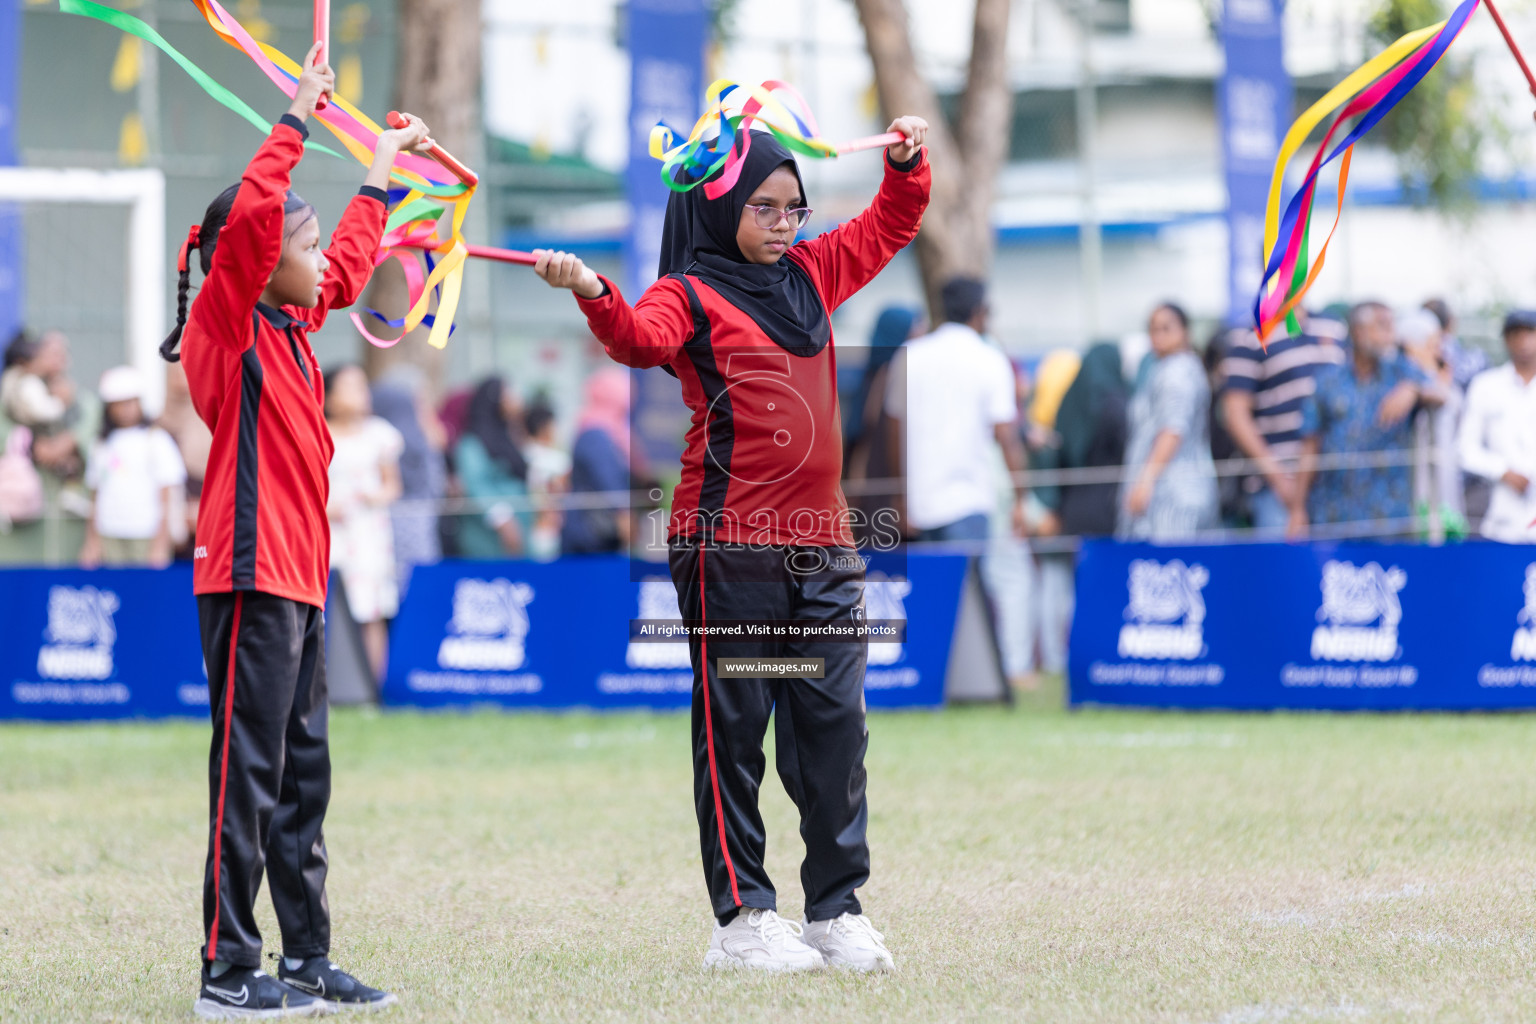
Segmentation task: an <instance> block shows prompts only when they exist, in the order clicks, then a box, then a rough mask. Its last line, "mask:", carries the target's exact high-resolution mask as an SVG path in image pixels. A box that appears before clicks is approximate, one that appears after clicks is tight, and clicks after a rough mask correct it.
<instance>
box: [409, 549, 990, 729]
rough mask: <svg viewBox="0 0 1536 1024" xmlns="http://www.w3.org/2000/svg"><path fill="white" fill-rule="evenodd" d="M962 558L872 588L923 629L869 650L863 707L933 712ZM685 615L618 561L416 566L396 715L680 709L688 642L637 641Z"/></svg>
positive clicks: (669, 592) (868, 606) (914, 569)
mask: <svg viewBox="0 0 1536 1024" xmlns="http://www.w3.org/2000/svg"><path fill="white" fill-rule="evenodd" d="M965 570H966V559H965V558H964V557H963V556H940V555H936V556H927V557H925V556H919V555H913V556H910V557H909V558H908V559H907V576H906V578H905V579H897V580H876V579H873V578H872V579H871V581H870V582H869V583H867V584H866V586H865V612H866V616H867V617H868V618H869V619H871V620H877V619H901V620H909V621H910V622H912V623H914V624H917V625H914V626H913V628H910V629H909V630H908V633H907V636H906V640H905V642H903V643H899V644H871V645H870V658H869V668H868V671H867V672H866V674H865V684H864V685H865V697H866V701H867V703H868V704H869V706H870V707H924V706H928V707H932V706H937V705H940V704H942V703H943V701H944V672H945V668H946V666H947V664H948V661H949V645H950V639H951V635H952V633H953V631H954V624H955V614H956V611H957V610H958V608H959V603H960V586H961V583H962V581H963V579H964V576H965ZM678 618H679V613H678V608H677V594H676V591H675V590H674V589H673V586H672V581H671V580H670V579H669V578H668V576H667V574H666V567H665V566H661V565H658V566H657V572H656V575H655V576H654V577H652V578H649V579H639V580H632V579H631V564H630V562H629V560H627V559H624V558H617V557H615V558H591V559H576V558H573V559H566V560H562V561H560V562H553V563H538V562H451V563H450V562H445V563H442V564H439V565H436V566H426V567H423V568H420V569H417V570H416V572H415V574H414V575H413V576H412V578H411V588H410V592H409V594H408V595H407V597H406V599H405V602H404V604H403V605H402V607H401V609H400V616H399V618H397V619H396V620H395V627H394V635H393V637H392V639H391V643H390V652H389V678H388V679H387V680H386V681H385V684H384V689H383V695H382V696H383V701H384V703H385V704H390V705H415V706H420V707H441V706H446V705H464V704H482V703H490V704H497V705H502V706H505V707H542V708H552V707H592V708H611V707H672V708H680V707H687V706H688V704H689V702H690V700H691V699H692V692H693V673H692V670H691V669H690V667H689V661H688V644H687V641H686V640H683V641H680V642H675V643H654V642H643V641H634V640H632V639H631V630H630V623H631V620H635V619H652V620H656V619H660V620H675V619H678Z"/></svg>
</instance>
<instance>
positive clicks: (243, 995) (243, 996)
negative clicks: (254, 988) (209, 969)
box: [203, 985, 251, 1006]
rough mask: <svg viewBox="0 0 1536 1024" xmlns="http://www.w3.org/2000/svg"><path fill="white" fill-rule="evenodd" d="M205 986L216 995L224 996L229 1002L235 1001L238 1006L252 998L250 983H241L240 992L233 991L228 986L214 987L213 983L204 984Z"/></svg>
mask: <svg viewBox="0 0 1536 1024" xmlns="http://www.w3.org/2000/svg"><path fill="white" fill-rule="evenodd" d="M203 987H204V988H206V989H207V990H208V991H209V992H212V993H213V994H214V995H216V996H223V997H224V999H225V1000H226V1001H227V1002H231V1003H234V1004H235V1005H236V1006H244V1005H245V1001H246V1000H247V999H249V998H251V988H250V986H249V985H241V986H240V991H239V992H232V991H230V990H229V989H227V988H214V987H213V986H212V985H204V986H203Z"/></svg>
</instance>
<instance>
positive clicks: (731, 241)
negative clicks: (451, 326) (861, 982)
mask: <svg viewBox="0 0 1536 1024" xmlns="http://www.w3.org/2000/svg"><path fill="white" fill-rule="evenodd" d="M927 127H928V126H927V124H925V123H924V122H923V121H922V119H921V118H916V117H905V118H898V119H897V120H896V121H895V122H894V123H893V124H892V125H891V130H892V131H897V132H900V133H901V134H902V136H904V137H905V139H906V140H907V141H906V142H903V143H901V144H899V145H896V146H892V147H890V148H889V149H887V150H886V156H885V176H884V181H883V183H882V184H881V187H880V192H879V194H878V195H877V196H876V197H875V199H874V201H873V202H872V203H871V204H870V206H869V208H868V209H866V210H865V211H864V212H863V213H861V214H860V215H859V216H857V217H855V218H854V219H853V220H851V221H849V222H848V223H846V224H844V225H842V226H840V227H837V228H835V229H833V230H830V231H827V232H826V233H824V234H822V235H820V236H818V237H816V238H814V239H811V240H809V241H802V242H796V241H795V237H796V235H797V233H798V232H799V230H800V229H801V228H802V227H803V226H804V225H805V222H806V220H807V219H808V218H809V216H810V213H811V211H810V210H809V209H808V206H809V204H808V200H807V197H806V195H805V188H804V186H803V183H802V182H801V179H800V172H799V169H798V168H797V167H796V166H795V161H794V157H793V156H791V155H790V153H789V152H788V150H786V149H785V148H784V147H783V146H782V145H780V144H779V143H778V141H777V140H775V139H774V138H773V137H772V136H771V135H768V134H764V133H757V132H740V133H738V135H737V137H736V143H735V145H736V146H737V147H739V148H738V152H737V156H738V157H739V167H740V175H739V177H738V178H737V180H736V181H735V183H734V184H733V185H732V186H731V188H730V189H728V190H727V191H725V192H724V193H723V194H722V195H720V196H719V197H717V198H715V199H709V198H707V197H706V196H705V194H704V190H703V189H702V188H694V189H691V190H689V191H686V192H674V193H673V194H672V198H671V200H670V201H669V203H668V205H667V217H666V223H665V226H664V228H663V230H662V238H661V263H660V266H659V267H658V268H657V269H658V272H659V275H660V280H659V281H657V282H656V284H654V285H652V286H651V287H650V288H649V289H647V290H646V292H645V294H644V295H643V296H641V297H640V300H639V301H638V302H637V303H635V305H634V306H633V307H631V306H630V305H629V303H627V302H626V301H625V300H624V298H623V296H621V295H620V294H619V292H618V289H617V288H615V287H614V285H613V284H612V282H610V281H607V280H606V279H604V278H601V277H599V276H598V275H597V274H595V273H593V272H592V271H591V270H590V269H588V268H587V267H586V266H584V265H583V264H582V262H581V261H580V260H578V259H577V258H576V257H574V256H571V255H569V254H567V253H557V252H541V253H540V254H539V262H538V264H537V266H536V267H535V270H536V271H537V272H538V274H539V275H540V276H541V277H543V278H544V279H545V280H546V281H548V282H549V283H550V284H551V285H552V286H554V287H556V288H569V289H571V290H572V291H574V292H575V293H576V295H577V299H578V302H579V304H580V306H581V308H582V311H583V312H584V313H586V315H587V323H588V325H589V326H590V327H591V328H592V333H593V334H595V335H596V336H597V338H598V339H599V340H600V341H601V342H602V343H603V346H604V347H605V348H606V349H607V351H608V354H609V355H610V356H612V357H613V358H614V359H615V360H617V361H618V362H620V363H623V364H625V365H627V366H640V367H645V366H660V367H663V368H664V369H666V370H667V372H669V373H671V374H672V375H673V376H675V377H677V378H678V379H679V381H680V382H681V383H682V388H683V400H684V401H685V402H686V403H687V405H688V407H689V409H690V410H692V413H693V417H692V423H691V425H690V428H689V430H688V436H687V446H686V451H685V452H684V454H683V467H682V478H681V481H680V482H679V483H678V486H677V488H676V489H675V491H674V492H673V504H672V517H671V523H670V526H669V530H668V533H669V540H670V544H671V552H670V566H671V570H672V581H673V583H674V584H675V586H676V588H677V596H678V607H679V610H680V612H681V614H682V618H683V620H684V621H685V622H687V623H689V624H690V625H692V626H694V627H696V628H695V630H694V631H693V633H692V635H691V636H690V638H689V649H690V653H691V655H692V663H693V673H694V690H693V747H694V759H693V762H694V796H695V804H696V807H697V810H698V821H699V839H700V844H701V847H702V852H703V859H704V876H705V880H706V882H707V883H708V886H709V893H710V899H711V902H712V903H713V907H714V912H715V917H716V920H717V925H716V927H715V931H714V936H713V938H712V939H711V941H710V947H709V951H708V953H707V954H706V955H705V958H704V964H705V966H706V967H736V966H745V967H754V968H762V969H767V970H797V969H806V968H813V967H820V966H822V965H823V964H825V963H828V962H830V963H832V964H836V965H839V966H846V967H851V968H855V969H859V970H888V969H890V968H891V966H892V959H891V954H890V953H889V952H888V951H887V950H886V948H885V945H884V942H883V940H882V939H881V936H880V933H879V932H877V931H875V929H874V928H873V927H872V926H871V925H870V923H869V920H868V918H866V917H864V916H863V914H862V912H861V908H860V905H859V900H858V897H857V896H856V895H855V894H854V891H855V889H857V888H858V887H859V886H861V885H863V884H864V882H865V881H866V880H867V879H868V878H869V846H868V843H867V842H866V840H865V826H866V823H867V820H868V805H867V803H866V800H865V796H864V781H865V777H864V749H865V746H866V745H867V743H868V734H867V731H866V729H865V722H864V669H865V661H866V659H865V651H866V648H865V645H864V642H863V640H862V638H861V639H860V640H859V641H858V642H853V643H847V642H827V641H808V640H806V639H804V633H803V631H804V630H805V629H806V628H807V627H811V626H815V627H822V629H823V632H822V634H821V635H826V631H825V627H828V626H835V627H837V628H840V629H843V630H845V631H855V632H856V631H857V629H858V628H859V627H861V626H862V625H863V623H864V601H863V587H864V563H863V561H862V560H861V558H860V556H859V555H858V553H857V552H856V551H855V550H854V540H853V534H852V532H851V530H850V525H855V526H858V525H864V524H861V523H857V522H853V521H852V520H853V516H851V515H850V511H849V509H848V503H847V501H846V499H845V498H844V497H843V492H842V487H841V485H840V482H839V481H840V477H841V471H842V458H843V453H842V430H841V429H840V426H839V414H838V407H837V364H836V360H835V356H834V352H833V350H834V348H835V346H834V344H833V341H832V324H831V320H830V319H829V317H830V315H831V313H832V311H833V310H835V309H836V308H837V307H838V306H839V305H841V304H842V303H843V302H844V301H846V300H847V299H848V297H849V296H851V295H853V294H854V293H855V292H857V291H858V290H859V289H860V288H862V287H863V286H864V285H865V284H867V283H868V282H869V281H870V279H872V278H873V277H874V276H875V275H876V274H878V273H879V272H880V271H881V269H883V268H884V267H885V265H886V264H887V263H889V262H890V260H891V258H892V257H893V256H895V255H896V253H897V252H899V251H900V250H901V249H902V247H904V246H905V245H906V244H907V243H908V242H910V241H911V240H912V239H913V237H915V236H916V234H917V229H918V225H919V224H920V223H921V221H922V214H923V209H924V207H926V206H927V203H928V166H927V162H926V159H925V158H924V155H923V153H924V151H923V148H922V142H923V136H924V134H925V133H926V131H927ZM855 414H856V413H855ZM854 511H855V512H862V510H854ZM882 511H888V510H882ZM888 519H889V521H888V522H886V523H885V524H884V531H885V532H884V536H885V538H887V539H888V541H889V544H890V545H894V544H895V543H897V542H898V541H899V539H900V529H899V523H897V522H896V521H895V520H894V517H893V516H892V517H888ZM743 620H755V621H757V622H762V621H764V620H767V621H768V622H770V623H772V624H773V625H772V626H770V629H771V630H772V632H771V634H770V635H766V636H765V635H751V636H748V635H747V634H746V633H745V632H744V629H745V627H744V626H743V627H742V630H743V631H741V632H738V633H736V634H734V635H732V634H727V635H728V636H729V637H730V639H729V641H726V640H724V639H722V638H721V637H722V634H720V633H718V632H715V633H713V634H711V632H710V630H714V629H716V628H717V627H722V626H724V627H728V626H729V625H730V623H731V622H733V621H735V622H741V621H743ZM795 631H801V632H799V633H797V632H795ZM722 655H724V656H730V657H739V658H753V659H759V658H780V657H788V658H793V659H801V658H817V659H820V660H821V663H822V668H823V672H822V674H821V676H820V677H818V678H808V677H799V676H795V677H790V676H772V675H770V676H763V677H758V678H730V679H726V680H724V681H722V680H721V679H720V678H719V677H718V676H717V669H718V662H717V658H719V657H720V656H722ZM770 713H771V714H772V716H773V719H774V728H775V731H776V735H777V739H778V769H779V777H780V778H781V779H782V780H783V782H784V785H785V788H786V789H787V790H788V791H789V795H790V797H791V798H792V799H793V800H794V801H795V804H796V806H798V807H799V808H800V834H801V835H802V836H803V837H804V839H805V845H806V858H805V863H804V866H803V867H802V869H801V881H802V882H803V884H804V886H805V918H806V920H805V925H804V927H803V928H802V927H801V925H799V924H795V923H792V922H789V921H785V920H784V919H782V918H780V917H779V916H778V914H777V913H776V910H777V896H776V894H775V892H774V888H773V883H772V882H771V881H770V880H769V878H768V874H767V872H766V871H765V870H764V868H763V851H764V845H765V842H766V837H765V834H764V829H763V822H762V818H761V816H760V815H759V814H758V809H757V791H758V788H759V786H760V784H761V782H762V777H763V769H764V767H765V766H764V757H763V738H764V736H765V734H766V732H767V728H768V719H769V716H770Z"/></svg>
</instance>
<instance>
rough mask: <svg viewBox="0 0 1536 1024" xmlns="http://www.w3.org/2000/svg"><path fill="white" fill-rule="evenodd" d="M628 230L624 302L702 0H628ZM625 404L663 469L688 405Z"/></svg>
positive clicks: (654, 381) (685, 122)
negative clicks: (659, 139)
mask: <svg viewBox="0 0 1536 1024" xmlns="http://www.w3.org/2000/svg"><path fill="white" fill-rule="evenodd" d="M0 2H4V0H0ZM627 10H628V33H627V35H628V45H629V68H630V70H629V165H628V167H627V168H626V169H625V172H624V190H625V193H626V195H627V196H628V198H629V210H630V217H629V233H628V234H627V235H626V236H625V238H624V292H625V294H626V295H627V296H628V297H629V300H630V301H631V302H634V301H636V300H637V299H639V297H640V293H641V292H642V291H644V290H645V288H646V286H647V285H649V284H650V283H651V282H652V281H654V280H656V263H657V261H658V260H659V259H660V258H661V225H662V222H663V221H664V220H665V219H666V214H667V197H668V195H670V194H671V193H670V192H669V190H668V189H667V187H666V185H664V184H662V181H661V164H660V163H659V162H658V161H656V160H654V159H652V157H651V155H650V152H649V148H650V138H651V129H652V128H653V127H655V125H656V122H658V121H665V122H666V123H667V124H668V125H670V126H671V127H672V128H674V129H676V130H677V131H679V132H687V131H688V130H689V129H691V128H692V127H693V122H694V121H696V120H698V117H699V114H700V113H701V110H700V105H701V104H702V103H703V101H704V85H705V82H704V45H705V42H706V41H707V39H708V36H709V9H708V5H707V2H706V0H630V2H629V4H628V7H627ZM634 378H635V380H634V396H633V399H634V400H633V403H632V405H631V410H632V412H631V424H632V436H633V437H634V440H635V443H636V444H637V445H638V446H639V448H640V450H641V452H642V453H643V458H642V460H641V461H643V462H645V463H648V464H649V465H650V466H651V467H652V468H653V469H654V470H657V471H660V472H663V473H664V472H666V471H667V470H673V469H675V468H676V466H677V460H678V457H679V455H680V454H681V452H682V438H683V431H684V430H685V429H686V427H687V422H688V420H687V415H688V413H687V409H686V408H684V407H683V404H682V400H681V397H680V396H679V394H678V389H677V385H676V384H675V383H674V382H673V381H672V380H671V379H670V378H667V377H665V376H664V375H662V374H661V373H658V372H655V371H652V372H650V373H643V372H642V373H636V374H635V375H634Z"/></svg>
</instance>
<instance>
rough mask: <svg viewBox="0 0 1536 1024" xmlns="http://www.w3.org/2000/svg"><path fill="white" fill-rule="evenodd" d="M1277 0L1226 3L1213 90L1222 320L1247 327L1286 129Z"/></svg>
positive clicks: (1287, 88)
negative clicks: (1221, 179) (1220, 195)
mask: <svg viewBox="0 0 1536 1024" xmlns="http://www.w3.org/2000/svg"><path fill="white" fill-rule="evenodd" d="M1283 6H1284V5H1283V0H1226V4H1225V7H1224V10H1223V14H1222V19H1221V43H1222V49H1223V50H1224V51H1225V54H1226V66H1225V70H1224V71H1223V73H1222V76H1221V81H1220V83H1219V84H1218V86H1217V90H1216V108H1217V117H1218V119H1219V122H1220V125H1221V151H1222V162H1223V164H1224V165H1225V168H1226V177H1227V239H1228V246H1229V253H1230V259H1229V263H1228V275H1227V295H1228V301H1227V315H1228V318H1229V322H1230V323H1233V324H1249V323H1252V321H1253V298H1254V296H1255V295H1256V294H1257V293H1258V290H1259V282H1260V281H1261V280H1262V279H1263V274H1264V268H1263V249H1264V204H1265V200H1266V198H1267V196H1268V194H1269V177H1270V174H1271V173H1272V172H1273V171H1274V165H1275V155H1276V154H1277V153H1278V152H1279V151H1280V138H1281V136H1282V135H1283V134H1284V132H1285V130H1286V128H1287V127H1289V125H1290V119H1291V79H1290V76H1289V75H1288V74H1286V71H1285V61H1284V59H1283V56H1284V54H1283V49H1282V45H1281V43H1282V39H1281V14H1282V9H1283Z"/></svg>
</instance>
